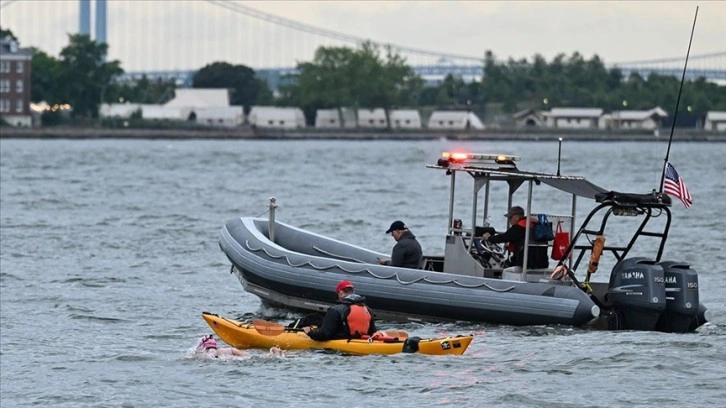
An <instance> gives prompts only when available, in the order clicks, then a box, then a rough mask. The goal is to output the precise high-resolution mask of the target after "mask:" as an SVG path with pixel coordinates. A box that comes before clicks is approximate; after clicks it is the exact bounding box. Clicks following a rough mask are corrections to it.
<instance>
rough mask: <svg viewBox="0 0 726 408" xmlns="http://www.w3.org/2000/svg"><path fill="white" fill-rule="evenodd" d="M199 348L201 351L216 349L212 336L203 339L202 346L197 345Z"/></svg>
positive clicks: (215, 342)
mask: <svg viewBox="0 0 726 408" xmlns="http://www.w3.org/2000/svg"><path fill="white" fill-rule="evenodd" d="M199 348H200V349H202V350H209V349H211V348H213V349H216V348H217V341H216V340H214V339H213V338H212V336H209V337H204V338H202V344H200V345H199Z"/></svg>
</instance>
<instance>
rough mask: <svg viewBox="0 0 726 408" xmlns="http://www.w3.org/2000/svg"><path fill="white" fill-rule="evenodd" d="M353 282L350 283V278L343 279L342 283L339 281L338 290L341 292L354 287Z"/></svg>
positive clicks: (336, 289) (336, 288)
mask: <svg viewBox="0 0 726 408" xmlns="http://www.w3.org/2000/svg"><path fill="white" fill-rule="evenodd" d="M352 287H353V284H352V283H350V281H348V280H342V281H340V283H338V286H336V287H335V291H336V292H340V291H341V290H343V289H347V288H352Z"/></svg>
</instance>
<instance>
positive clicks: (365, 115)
mask: <svg viewBox="0 0 726 408" xmlns="http://www.w3.org/2000/svg"><path fill="white" fill-rule="evenodd" d="M358 126H359V127H362V128H387V127H388V124H387V123H386V112H385V111H384V110H383V109H382V108H376V109H358Z"/></svg>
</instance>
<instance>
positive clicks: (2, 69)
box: [0, 37, 33, 127]
mask: <svg viewBox="0 0 726 408" xmlns="http://www.w3.org/2000/svg"><path fill="white" fill-rule="evenodd" d="M32 57H33V54H32V53H31V52H30V51H29V50H26V49H21V48H19V47H18V42H17V41H16V40H14V39H13V38H11V37H5V38H3V39H0V118H1V119H2V120H3V121H5V122H7V123H8V124H10V125H12V126H25V127H30V126H31V125H32V123H33V118H32V116H31V113H30V60H31V59H32Z"/></svg>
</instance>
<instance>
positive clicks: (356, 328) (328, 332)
mask: <svg viewBox="0 0 726 408" xmlns="http://www.w3.org/2000/svg"><path fill="white" fill-rule="evenodd" d="M335 292H336V293H337V294H338V304H336V305H334V306H331V307H330V309H328V311H327V312H326V313H325V317H323V323H322V324H321V325H320V327H319V328H317V329H311V328H310V326H306V327H303V331H304V332H305V333H306V334H307V335H308V336H309V337H310V338H311V339H313V340H317V341H324V340H337V339H355V338H360V337H361V336H362V335H369V336H370V335H373V333H375V332H376V324H375V322H374V321H373V312H372V311H371V309H370V308H369V307H368V306H366V303H365V302H366V299H365V298H364V297H363V296H361V295H357V294H356V293H355V288H354V287H353V284H352V283H351V282H350V281H348V280H342V281H340V283H338V286H336V287H335Z"/></svg>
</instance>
